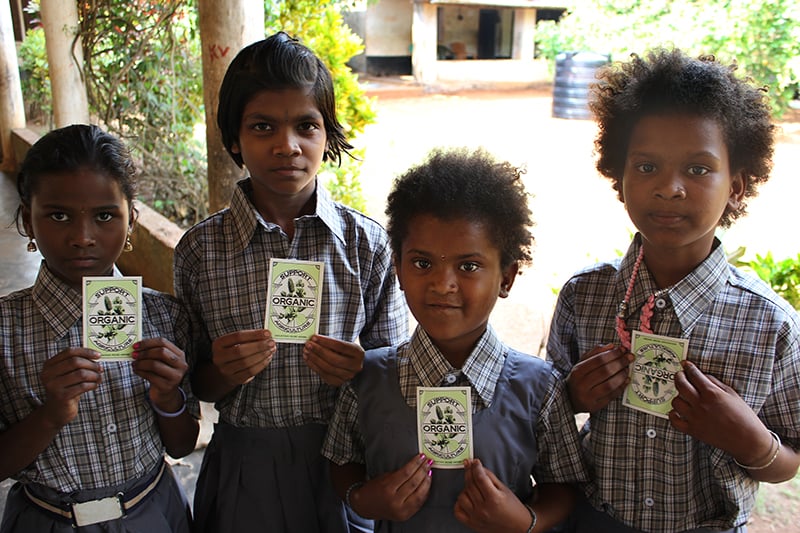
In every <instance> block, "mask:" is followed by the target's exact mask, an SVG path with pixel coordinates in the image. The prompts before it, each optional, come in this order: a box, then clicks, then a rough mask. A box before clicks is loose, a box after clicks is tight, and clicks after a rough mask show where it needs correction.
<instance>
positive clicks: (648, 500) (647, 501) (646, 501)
mask: <svg viewBox="0 0 800 533" xmlns="http://www.w3.org/2000/svg"><path fill="white" fill-rule="evenodd" d="M644 504H645V505H646V506H648V507H652V506H654V505H655V504H656V502H655V500H653V498H645V499H644Z"/></svg>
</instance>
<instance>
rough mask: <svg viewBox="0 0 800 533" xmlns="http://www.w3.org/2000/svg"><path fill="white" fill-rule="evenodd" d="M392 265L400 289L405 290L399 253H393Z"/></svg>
mask: <svg viewBox="0 0 800 533" xmlns="http://www.w3.org/2000/svg"><path fill="white" fill-rule="evenodd" d="M392 265H393V266H394V274H395V276H397V283H398V285H400V290H401V291H402V290H403V276H401V275H400V257H398V255H397V254H396V253H395V254H392Z"/></svg>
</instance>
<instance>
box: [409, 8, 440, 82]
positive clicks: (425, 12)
mask: <svg viewBox="0 0 800 533" xmlns="http://www.w3.org/2000/svg"><path fill="white" fill-rule="evenodd" d="M436 10H437V8H436V5H434V4H431V3H430V2H428V1H423V0H414V16H413V18H412V20H411V68H412V71H413V73H414V79H415V80H417V82H418V83H421V84H423V85H430V84H432V83H434V82H435V81H436V80H437V78H438V73H437V69H436V24H437V11H436Z"/></svg>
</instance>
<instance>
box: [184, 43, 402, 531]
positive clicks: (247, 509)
mask: <svg viewBox="0 0 800 533" xmlns="http://www.w3.org/2000/svg"><path fill="white" fill-rule="evenodd" d="M335 101H336V99H335V98H334V91H333V83H332V80H331V75H330V72H328V69H327V68H326V67H325V65H324V64H323V63H322V61H320V59H319V58H318V57H317V56H315V55H314V53H313V52H312V51H311V50H309V49H308V48H306V47H305V46H303V45H302V44H301V43H300V42H298V41H297V40H295V39H292V38H290V37H289V36H288V35H287V34H285V33H282V32H279V33H276V34H275V35H272V36H270V37H269V38H267V39H264V40H261V41H258V42H255V43H253V44H251V45H250V46H247V47H246V48H244V49H243V50H241V51H240V52H239V54H237V56H236V57H235V58H234V60H233V61H232V62H231V64H230V66H229V67H228V71H227V72H226V74H225V78H224V79H223V81H222V86H221V87H220V98H219V108H218V113H217V121H218V124H219V127H220V131H221V133H222V140H223V143H224V144H225V147H226V148H227V150H228V153H229V154H230V156H231V157H232V158H233V160H234V161H235V162H236V163H237V164H238V165H239V166H242V167H245V168H246V169H247V172H248V177H247V178H246V179H244V180H242V181H240V182H239V183H238V184H237V186H236V187H235V189H234V192H233V198H232V199H231V205H230V207H229V208H227V209H223V210H222V211H220V212H219V213H216V214H214V215H212V216H211V217H209V218H208V219H206V220H204V221H202V222H200V223H199V224H198V225H196V226H195V227H194V228H192V229H190V230H189V231H187V232H186V234H185V235H184V236H183V238H182V239H181V241H180V242H179V243H178V246H177V247H176V248H175V291H176V294H177V295H178V297H179V298H180V299H181V300H183V301H184V302H185V303H186V305H187V306H188V307H189V308H190V310H191V312H192V316H193V317H194V318H195V319H196V320H197V322H196V324H197V328H196V332H197V338H198V340H199V341H200V342H198V345H199V347H198V350H197V351H196V353H195V354H193V355H195V356H196V365H193V367H194V368H196V372H194V374H193V376H192V383H193V385H194V389H195V391H196V392H197V395H198V397H199V398H201V399H203V400H206V401H211V402H216V407H217V409H218V410H219V423H218V424H217V425H216V426H215V428H214V435H213V437H212V440H211V443H210V444H209V446H208V448H207V450H206V452H205V454H204V456H203V465H202V467H201V470H200V475H199V477H198V480H197V489H196V491H195V502H194V503H195V504H194V509H195V516H196V522H197V525H198V531H208V532H217V531H253V530H255V529H257V528H261V527H264V525H265V524H267V525H269V526H270V527H271V529H272V530H273V531H302V532H305V531H326V532H329V533H336V532H341V531H346V530H347V528H348V523H347V519H346V510H345V508H344V506H343V505H342V504H341V501H340V500H339V498H337V497H336V495H335V494H334V493H333V490H332V489H331V487H330V481H329V479H328V465H327V462H326V461H325V460H324V459H323V458H322V457H321V456H320V454H319V450H320V447H321V445H322V439H323V438H324V436H325V428H326V426H327V424H328V421H329V420H330V416H331V414H332V412H333V406H334V401H335V398H336V392H337V390H338V386H339V385H341V384H342V383H343V382H345V381H347V380H348V379H350V378H352V377H353V375H355V374H356V372H358V371H359V369H360V368H361V362H362V360H363V357H364V351H363V349H362V348H361V347H362V346H363V347H364V348H374V347H377V346H384V345H387V344H391V343H394V342H397V341H399V340H400V339H403V338H405V337H406V336H407V334H408V322H407V319H406V312H405V309H404V306H403V302H402V299H401V298H400V292H399V290H398V289H397V281H396V280H395V277H394V272H393V271H392V265H391V254H390V252H389V245H388V238H387V236H386V232H385V231H384V230H383V228H382V227H380V225H378V224H377V223H376V222H375V221H373V220H372V219H370V218H368V217H366V216H364V215H363V214H361V213H359V212H357V211H355V210H353V209H350V208H348V207H346V206H344V205H341V204H339V203H337V202H334V201H333V200H332V199H331V197H330V194H329V193H328V192H327V191H326V190H325V188H324V187H323V186H322V185H321V184H320V183H319V181H318V180H317V171H318V170H319V168H320V166H321V165H322V162H323V161H324V160H326V159H330V160H333V161H338V160H339V159H340V158H341V154H342V152H344V153H347V151H348V150H349V149H350V148H351V146H350V144H349V143H348V142H347V141H346V138H345V134H344V128H343V127H342V125H341V124H339V122H338V121H337V120H336V108H335ZM273 257H280V258H289V259H298V260H314V261H322V262H324V263H325V268H324V274H323V275H324V283H323V297H322V299H321V302H322V304H321V305H322V309H321V313H320V323H319V331H320V335H315V336H313V337H312V338H311V340H310V341H308V342H306V343H305V344H281V345H280V346H278V345H277V344H276V343H275V341H274V339H272V337H271V335H270V332H269V331H268V330H266V329H264V315H265V310H266V295H267V285H268V279H267V278H268V273H269V260H270V258H273ZM356 341H359V343H360V345H359V344H356ZM287 480H291V482H287Z"/></svg>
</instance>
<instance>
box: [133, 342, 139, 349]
mask: <svg viewBox="0 0 800 533" xmlns="http://www.w3.org/2000/svg"><path fill="white" fill-rule="evenodd" d="M139 344H140V343H138V342H135V343H133V349H134V350H138V349H139Z"/></svg>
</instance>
